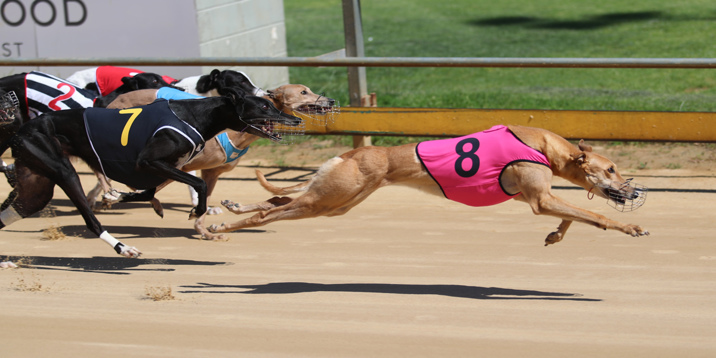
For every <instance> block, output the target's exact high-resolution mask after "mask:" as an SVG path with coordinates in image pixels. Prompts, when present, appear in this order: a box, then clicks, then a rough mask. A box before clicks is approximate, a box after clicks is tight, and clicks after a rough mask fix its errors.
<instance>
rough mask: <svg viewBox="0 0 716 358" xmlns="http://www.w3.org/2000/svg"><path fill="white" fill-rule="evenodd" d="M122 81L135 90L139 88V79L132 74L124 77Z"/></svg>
mask: <svg viewBox="0 0 716 358" xmlns="http://www.w3.org/2000/svg"><path fill="white" fill-rule="evenodd" d="M122 83H124V84H125V85H127V87H129V88H131V89H132V90H134V91H136V90H138V89H139V85H138V84H137V79H135V78H134V77H132V76H126V77H122Z"/></svg>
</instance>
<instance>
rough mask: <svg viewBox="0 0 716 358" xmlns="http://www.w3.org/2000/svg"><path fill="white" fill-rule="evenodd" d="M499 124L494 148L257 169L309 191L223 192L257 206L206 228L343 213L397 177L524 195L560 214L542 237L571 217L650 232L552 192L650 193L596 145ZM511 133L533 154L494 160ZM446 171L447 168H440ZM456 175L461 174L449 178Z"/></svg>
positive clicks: (490, 194)
mask: <svg viewBox="0 0 716 358" xmlns="http://www.w3.org/2000/svg"><path fill="white" fill-rule="evenodd" d="M498 131H499V132H501V133H502V136H501V137H496V138H498V140H496V142H498V147H497V149H490V145H488V143H490V141H489V138H488V137H481V136H479V133H478V134H476V135H473V136H474V137H470V136H468V137H461V138H457V139H452V140H444V142H441V141H428V142H423V143H418V144H406V145H402V146H397V147H387V148H386V147H362V148H358V149H354V150H352V151H350V152H347V153H345V154H343V155H341V156H340V157H335V158H333V159H330V160H328V161H327V162H326V163H324V164H323V165H322V166H321V168H320V169H319V170H318V172H317V173H316V175H315V176H314V177H313V178H311V179H310V180H308V181H306V182H303V183H301V184H298V185H294V186H292V187H287V188H278V187H275V186H273V185H271V184H269V183H268V182H267V181H266V179H265V178H264V176H263V174H261V172H260V171H258V170H257V171H256V174H257V176H258V179H259V181H260V183H261V185H262V186H263V187H264V188H265V189H266V190H268V191H270V192H271V193H273V194H275V195H287V194H291V193H296V192H304V193H303V195H301V196H299V197H297V198H295V199H292V198H290V197H273V198H271V199H269V200H268V201H265V202H261V203H256V204H251V205H241V204H235V203H234V202H232V201H230V200H225V201H224V202H222V204H223V205H224V206H225V207H226V208H227V209H229V210H230V211H232V212H234V213H236V214H242V213H248V212H253V211H259V213H258V214H256V215H254V216H252V217H250V218H247V219H244V220H241V221H239V222H236V223H232V224H221V225H218V226H217V225H212V226H210V227H209V231H212V232H229V231H234V230H238V229H243V228H248V227H255V226H261V225H266V224H268V223H271V222H274V221H278V220H295V219H303V218H310V217H316V216H336V215H342V214H345V213H346V212H348V210H350V209H351V208H353V207H354V206H356V205H358V204H359V203H361V202H362V201H363V200H365V199H366V198H367V197H368V196H369V195H370V194H371V193H373V192H374V191H375V190H377V189H378V188H381V187H384V186H387V185H392V184H399V185H407V186H411V187H415V188H418V189H421V190H425V191H427V192H429V193H432V194H437V195H445V196H447V197H448V198H450V199H452V200H456V201H460V202H464V203H466V204H468V205H473V206H485V205H494V204H497V203H500V202H503V201H505V200H508V199H510V198H514V199H515V200H519V201H523V202H526V203H527V204H529V205H530V207H531V208H532V212H533V213H534V214H536V215H551V216H556V217H558V218H561V219H562V223H561V224H560V225H559V228H558V229H557V231H555V232H552V233H550V234H549V235H548V236H547V238H546V240H545V245H549V244H553V243H556V242H559V241H561V240H562V239H563V238H564V235H565V233H566V231H567V229H568V228H569V226H570V225H571V223H572V222H573V221H580V222H583V223H587V224H590V225H593V226H596V227H598V228H601V229H605V230H606V229H612V230H619V231H621V232H623V233H625V234H628V235H631V236H642V235H649V232H648V231H646V230H645V229H644V228H642V227H641V226H638V225H632V224H623V223H620V222H617V221H614V220H611V219H608V218H606V217H604V216H602V215H599V214H596V213H593V212H590V211H587V210H585V209H581V208H579V207H576V206H574V205H572V204H569V203H567V202H566V201H564V200H562V199H560V198H559V197H557V196H555V195H554V194H553V193H552V190H551V179H552V176H559V177H562V178H564V179H567V180H569V181H570V182H572V183H574V184H576V185H579V186H581V187H582V188H584V189H586V190H589V191H590V193H593V194H596V195H598V196H600V197H603V198H607V199H608V200H609V201H610V202H611V203H613V204H614V206H615V207H616V208H619V209H621V210H622V211H625V210H627V209H632V210H633V209H634V208H636V207H639V206H641V205H642V204H643V202H644V200H645V199H646V189H645V188H643V187H641V186H638V185H636V184H633V183H631V181H630V180H624V178H622V176H621V175H620V174H619V172H618V171H617V169H616V165H615V164H614V163H613V162H611V161H610V160H609V159H607V158H605V157H603V156H601V155H599V154H596V153H594V152H592V148H591V147H590V146H588V145H586V144H584V142H583V141H582V142H580V144H579V146H574V145H573V144H571V143H569V142H568V141H567V140H565V139H564V138H562V137H560V136H558V135H557V134H554V133H552V132H550V131H547V130H544V129H539V128H530V127H522V126H508V127H505V126H496V127H493V128H492V129H490V130H489V131H485V132H498ZM485 132H481V133H485ZM513 137H514V138H513ZM493 141H494V140H493ZM510 141H511V142H512V143H514V146H516V147H517V148H518V149H519V150H521V151H527V152H528V155H522V154H520V155H519V156H516V157H507V160H503V159H500V161H496V160H493V158H492V156H496V157H499V158H502V157H505V156H504V153H506V152H508V151H511V150H512V149H511V148H508V147H505V146H504V145H503V144H504V143H505V142H510ZM432 142H435V143H438V142H440V144H446V145H447V146H448V147H447V149H448V153H447V154H442V153H440V152H439V151H437V150H434V149H437V148H438V147H439V146H440V145H437V146H435V145H432V144H430V143H432ZM425 143H428V144H427V145H425ZM424 145H425V146H424ZM421 146H424V147H422V148H421ZM483 149H485V150H484V151H483ZM490 150H492V152H490ZM493 162H494V165H492V163H493ZM441 165H442V166H441ZM443 171H444V172H445V173H446V174H445V175H446V176H443V174H441V172H443ZM484 173H486V174H484ZM483 177H487V178H484V179H483ZM453 179H457V180H458V181H455V182H451V180H453ZM463 179H464V180H465V181H466V183H464V184H461V182H460V181H459V180H463ZM436 180H437V181H436ZM476 182H480V184H479V185H480V187H481V188H492V189H494V190H485V191H483V190H482V189H481V188H476V187H475V186H474V184H475V183H476Z"/></svg>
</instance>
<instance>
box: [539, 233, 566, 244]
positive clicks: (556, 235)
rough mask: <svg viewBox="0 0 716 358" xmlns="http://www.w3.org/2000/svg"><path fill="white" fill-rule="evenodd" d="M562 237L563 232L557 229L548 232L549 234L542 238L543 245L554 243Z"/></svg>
mask: <svg viewBox="0 0 716 358" xmlns="http://www.w3.org/2000/svg"><path fill="white" fill-rule="evenodd" d="M563 238H564V234H563V233H561V232H559V231H554V232H551V233H549V235H547V238H546V239H544V246H548V245H552V244H556V243H558V242H560V241H562V239H563Z"/></svg>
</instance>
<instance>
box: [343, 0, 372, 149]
mask: <svg viewBox="0 0 716 358" xmlns="http://www.w3.org/2000/svg"><path fill="white" fill-rule="evenodd" d="M343 28H344V31H345V38H346V57H365V50H364V48H363V23H362V20H361V11H360V0H343ZM348 94H349V97H350V106H351V107H360V106H361V99H362V98H363V96H365V95H367V94H368V85H367V80H366V75H365V67H348ZM370 144H371V143H370V137H368V136H353V147H362V146H366V145H370Z"/></svg>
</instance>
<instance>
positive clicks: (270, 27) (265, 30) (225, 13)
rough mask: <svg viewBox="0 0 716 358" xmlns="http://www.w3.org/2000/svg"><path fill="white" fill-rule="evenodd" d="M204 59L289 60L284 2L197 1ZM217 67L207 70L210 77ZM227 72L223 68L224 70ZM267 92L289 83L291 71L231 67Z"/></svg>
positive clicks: (200, 48) (276, 0)
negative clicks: (264, 58) (250, 58)
mask: <svg viewBox="0 0 716 358" xmlns="http://www.w3.org/2000/svg"><path fill="white" fill-rule="evenodd" d="M195 2H196V11H197V24H198V29H199V51H200V53H201V56H202V57H234V56H235V57H285V56H286V55H287V50H286V26H285V22H284V13H283V0H195ZM212 69H213V67H204V68H203V70H202V72H203V73H208V72H210V71H211V70H212ZM222 69H223V68H222ZM231 69H234V70H239V71H243V72H245V73H246V74H248V75H249V77H251V80H252V81H253V82H254V83H255V84H256V85H258V86H259V87H262V88H264V89H272V88H276V87H278V86H280V85H282V84H286V83H288V68H287V67H253V66H246V67H231Z"/></svg>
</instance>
